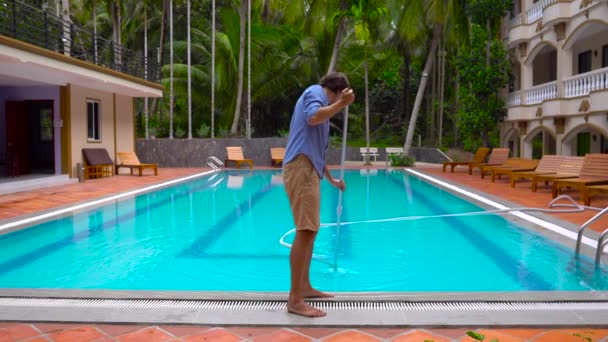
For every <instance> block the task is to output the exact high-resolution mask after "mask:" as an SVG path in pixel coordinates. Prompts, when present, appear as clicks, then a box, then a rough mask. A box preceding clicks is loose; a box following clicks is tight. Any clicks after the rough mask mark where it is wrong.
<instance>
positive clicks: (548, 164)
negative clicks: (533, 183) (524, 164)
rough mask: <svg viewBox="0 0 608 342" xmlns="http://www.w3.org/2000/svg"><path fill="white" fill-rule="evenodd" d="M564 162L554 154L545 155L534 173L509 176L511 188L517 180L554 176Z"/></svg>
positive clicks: (518, 172) (515, 172)
mask: <svg viewBox="0 0 608 342" xmlns="http://www.w3.org/2000/svg"><path fill="white" fill-rule="evenodd" d="M563 160H564V156H558V155H554V154H545V155H544V156H543V157H542V158H541V159H540V161H539V162H538V166H537V167H536V169H534V171H513V172H511V173H510V174H509V181H510V183H511V187H512V188H515V182H516V181H517V180H518V179H532V178H533V177H534V176H538V175H547V174H555V173H557V170H558V169H559V165H560V164H561V162H562V161H563Z"/></svg>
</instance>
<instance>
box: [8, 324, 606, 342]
mask: <svg viewBox="0 0 608 342" xmlns="http://www.w3.org/2000/svg"><path fill="white" fill-rule="evenodd" d="M469 330H470V331H475V332H476V333H478V334H481V335H484V336H485V338H486V339H485V341H492V340H494V339H496V340H498V341H499V342H516V341H517V342H519V341H531V342H532V341H534V342H562V341H563V342H570V341H572V342H589V341H592V342H600V341H602V342H605V341H608V329H585V328H581V329H495V330H492V329H417V328H412V329H394V328H391V329H340V328H293V329H291V328H256V327H251V328H247V327H236V328H221V327H206V326H183V325H182V326H172V325H161V326H141V325H109V324H98V325H81V324H78V325H77V324H45V323H1V322H0V342H8V341H28V342H31V341H57V342H68V341H73V342H80V341H83V342H84V341H96V342H97V341H99V342H101V341H121V342H131V341H144V342H156V341H158V342H161V341H188V342H190V341H196V342H198V341H220V342H232V341H252V342H267V341H268V342H282V341H291V342H300V341H301V342H306V341H324V342H363V341H370V342H371V341H393V342H425V341H434V342H451V341H461V342H473V341H475V340H474V339H472V338H470V337H468V336H467V331H469Z"/></svg>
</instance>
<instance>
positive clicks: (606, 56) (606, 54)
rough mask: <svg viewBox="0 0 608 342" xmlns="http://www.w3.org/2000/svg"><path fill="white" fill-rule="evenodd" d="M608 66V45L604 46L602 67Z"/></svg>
mask: <svg viewBox="0 0 608 342" xmlns="http://www.w3.org/2000/svg"><path fill="white" fill-rule="evenodd" d="M605 67H608V45H604V47H603V48H602V68H605Z"/></svg>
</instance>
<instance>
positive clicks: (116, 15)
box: [111, 0, 122, 70]
mask: <svg viewBox="0 0 608 342" xmlns="http://www.w3.org/2000/svg"><path fill="white" fill-rule="evenodd" d="M111 6H112V32H113V38H114V63H115V64H116V66H117V68H118V70H122V68H121V65H122V51H121V49H122V48H121V42H122V37H121V31H122V27H121V26H122V17H121V15H120V7H121V6H120V2H119V1H117V0H115V1H113V2H112V5H111Z"/></svg>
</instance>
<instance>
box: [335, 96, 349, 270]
mask: <svg viewBox="0 0 608 342" xmlns="http://www.w3.org/2000/svg"><path fill="white" fill-rule="evenodd" d="M347 131H348V106H347V107H346V108H344V127H343V128H342V156H341V157H340V180H341V181H344V160H345V159H346V132H347ZM342 192H343V191H342V190H340V192H339V193H338V206H337V207H336V214H337V215H336V218H337V220H336V251H335V256H334V271H337V270H338V245H339V243H340V221H341V218H342Z"/></svg>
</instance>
